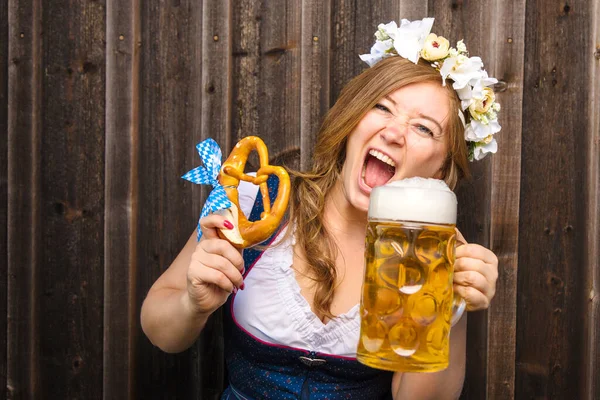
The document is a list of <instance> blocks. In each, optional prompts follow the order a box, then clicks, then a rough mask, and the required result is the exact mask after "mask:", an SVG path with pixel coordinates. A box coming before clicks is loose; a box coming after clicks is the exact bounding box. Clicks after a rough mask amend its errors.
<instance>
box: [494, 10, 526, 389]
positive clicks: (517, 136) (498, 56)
mask: <svg viewBox="0 0 600 400" xmlns="http://www.w3.org/2000/svg"><path fill="white" fill-rule="evenodd" d="M493 6H494V7H493V9H492V12H493V14H494V21H493V22H491V23H492V24H493V25H492V26H491V28H490V32H491V42H490V43H489V45H490V48H491V51H492V54H490V57H491V58H490V59H491V60H492V63H488V64H487V66H488V68H489V69H488V71H489V72H490V73H493V76H495V77H497V79H498V80H499V83H498V84H497V85H496V96H497V97H496V98H497V100H498V101H499V103H500V104H501V105H502V111H501V114H500V115H501V121H500V122H501V124H502V131H501V132H500V133H499V134H498V141H499V150H498V153H496V154H494V155H493V158H492V174H491V177H490V180H491V182H492V193H491V205H490V210H489V213H490V215H491V227H490V228H491V234H490V236H491V238H490V246H491V247H490V248H491V249H492V250H493V251H494V252H495V253H496V255H497V257H498V283H497V285H496V287H497V288H496V296H495V298H494V300H493V302H492V305H491V307H490V310H489V313H488V326H489V329H488V332H487V335H488V336H487V339H488V362H487V397H488V398H490V399H507V400H508V399H513V398H514V397H515V393H514V390H515V387H514V379H515V352H516V331H517V277H518V271H519V269H518V250H519V199H520V180H521V135H522V132H521V127H522V123H523V121H522V119H523V116H522V114H521V110H522V108H523V71H524V47H525V1H524V0H519V1H512V2H511V4H510V6H509V7H507V4H506V2H504V1H496V2H495V3H494V5H493Z"/></svg>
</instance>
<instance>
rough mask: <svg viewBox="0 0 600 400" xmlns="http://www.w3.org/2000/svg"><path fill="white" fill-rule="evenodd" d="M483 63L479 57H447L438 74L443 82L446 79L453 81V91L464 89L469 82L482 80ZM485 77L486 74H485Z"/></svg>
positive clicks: (483, 72)
mask: <svg viewBox="0 0 600 400" xmlns="http://www.w3.org/2000/svg"><path fill="white" fill-rule="evenodd" d="M482 68H483V62H482V61H481V58H479V57H470V58H469V57H466V56H463V55H459V56H457V57H448V58H446V60H444V64H443V65H442V68H440V73H441V74H442V77H443V78H444V80H446V79H447V78H448V77H449V78H450V79H452V80H453V81H454V83H453V84H452V87H453V88H454V89H455V90H459V89H462V88H464V87H465V86H466V85H467V84H468V83H469V82H470V81H471V80H473V79H481V78H484V77H485V76H484V74H485V71H483V70H482ZM485 75H487V74H485Z"/></svg>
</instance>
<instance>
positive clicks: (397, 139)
mask: <svg viewBox="0 0 600 400" xmlns="http://www.w3.org/2000/svg"><path fill="white" fill-rule="evenodd" d="M408 128H409V121H408V118H407V117H405V116H402V115H400V116H395V117H393V118H391V119H390V120H389V122H388V124H387V126H386V128H385V129H384V130H383V131H382V132H381V136H382V138H383V139H384V140H385V141H386V142H388V143H390V144H399V145H404V144H405V143H406V134H407V133H408Z"/></svg>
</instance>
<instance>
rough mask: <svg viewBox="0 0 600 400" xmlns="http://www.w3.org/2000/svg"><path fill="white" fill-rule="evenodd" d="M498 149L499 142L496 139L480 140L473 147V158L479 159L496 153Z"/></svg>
mask: <svg viewBox="0 0 600 400" xmlns="http://www.w3.org/2000/svg"><path fill="white" fill-rule="evenodd" d="M496 151H498V143H496V139H492V140H491V141H490V142H489V143H487V144H486V143H484V142H480V143H477V144H475V147H474V148H473V159H474V160H476V161H479V160H481V159H483V158H484V157H485V156H487V155H488V154H489V153H492V154H493V153H495V152H496Z"/></svg>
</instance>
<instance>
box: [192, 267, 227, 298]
mask: <svg viewBox="0 0 600 400" xmlns="http://www.w3.org/2000/svg"><path fill="white" fill-rule="evenodd" d="M198 266H199V268H198V269H197V271H194V272H191V273H190V275H191V276H190V277H189V281H190V283H191V284H192V285H194V286H195V285H202V284H207V283H208V284H211V285H214V286H217V287H218V288H219V289H221V290H223V291H225V292H227V293H232V292H233V291H234V289H235V285H234V284H233V282H231V279H229V278H228V277H227V275H225V274H224V273H223V272H221V271H219V270H217V269H214V268H208V267H206V266H204V265H201V264H200V265H198Z"/></svg>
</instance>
